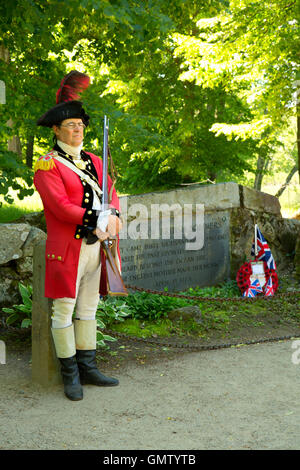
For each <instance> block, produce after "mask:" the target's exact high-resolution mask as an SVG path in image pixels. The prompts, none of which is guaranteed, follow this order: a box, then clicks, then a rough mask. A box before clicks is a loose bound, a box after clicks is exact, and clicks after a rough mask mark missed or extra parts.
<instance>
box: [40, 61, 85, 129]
mask: <svg viewBox="0 0 300 470" xmlns="http://www.w3.org/2000/svg"><path fill="white" fill-rule="evenodd" d="M89 83H90V77H89V76H88V75H86V74H85V73H81V72H77V70H72V72H70V73H68V74H67V75H66V76H65V77H64V78H63V80H62V82H61V84H60V88H59V90H58V91H57V93H56V103H57V104H56V105H55V106H53V108H51V109H49V110H48V111H47V112H46V113H45V114H43V116H41V117H40V118H39V119H38V121H37V125H38V126H45V127H52V126H53V125H55V124H56V125H57V124H59V123H60V122H61V121H63V120H64V119H72V118H78V119H82V122H83V123H84V124H85V125H86V126H88V124H89V120H90V117H89V116H88V115H87V114H86V112H85V111H84V109H83V107H82V103H81V101H78V98H79V93H81V92H82V91H83V90H85V89H86V88H87V87H88V86H89Z"/></svg>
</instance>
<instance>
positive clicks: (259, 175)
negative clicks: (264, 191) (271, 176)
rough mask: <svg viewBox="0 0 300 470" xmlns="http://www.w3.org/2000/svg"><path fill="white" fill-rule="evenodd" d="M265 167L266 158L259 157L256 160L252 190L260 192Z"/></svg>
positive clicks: (266, 163)
mask: <svg viewBox="0 0 300 470" xmlns="http://www.w3.org/2000/svg"><path fill="white" fill-rule="evenodd" d="M267 165H268V160H267V159H266V157H263V156H262V155H259V157H258V159H257V165H256V172H255V181H254V186H253V187H254V189H257V191H261V185H262V180H263V177H264V172H265V170H266V167H267Z"/></svg>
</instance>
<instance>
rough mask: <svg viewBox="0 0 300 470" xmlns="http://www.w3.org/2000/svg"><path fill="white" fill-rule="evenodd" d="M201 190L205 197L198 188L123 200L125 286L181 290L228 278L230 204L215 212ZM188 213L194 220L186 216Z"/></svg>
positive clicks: (121, 247)
mask: <svg viewBox="0 0 300 470" xmlns="http://www.w3.org/2000/svg"><path fill="white" fill-rule="evenodd" d="M198 189H200V193H201V192H202V198H199V197H197V196H199V191H198V195H197V194H196V193H195V190H194V189H191V190H188V189H184V190H179V191H169V192H164V193H152V194H149V195H142V196H141V197H139V196H134V197H128V198H126V200H124V199H123V201H122V198H121V207H122V213H123V214H124V215H125V219H126V223H125V227H124V229H123V230H122V233H121V234H120V251H121V259H122V277H123V280H124V282H125V284H128V285H133V286H137V287H144V288H148V289H154V290H162V289H163V288H164V287H167V288H168V289H169V290H170V291H179V290H183V289H186V288H188V287H196V286H209V285H215V284H217V283H218V282H222V281H225V280H227V279H229V277H230V213H229V211H228V210H226V208H227V206H228V204H227V206H226V203H225V204H223V205H224V210H214V208H212V205H213V204H214V201H213V200H210V203H209V204H207V205H206V206H205V205H204V204H202V201H205V200H206V199H208V200H209V198H207V191H208V189H207V188H206V187H205V189H204V187H201V188H198ZM213 189H214V191H215V192H218V190H216V188H215V187H214V188H213ZM225 189H226V188H225ZM227 189H228V188H227ZM234 189H236V188H235V187H234ZM203 190H204V191H203ZM178 193H179V194H178ZM222 195H223V197H224V195H226V191H223V192H222ZM147 196H148V198H147ZM195 196H196V197H195ZM180 201H181V202H180ZM198 202H199V204H198ZM221 206H222V204H221ZM206 207H207V209H208V210H207V211H205V208H206ZM187 209H188V210H189V211H187ZM201 209H202V211H201ZM209 209H210V210H209ZM212 209H213V210H212ZM187 212H189V213H190V215H191V218H190V219H188V218H186V213H187ZM198 216H199V217H198ZM188 225H190V227H188ZM201 232H202V233H201Z"/></svg>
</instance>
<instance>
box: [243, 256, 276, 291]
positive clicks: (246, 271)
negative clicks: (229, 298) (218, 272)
mask: <svg viewBox="0 0 300 470" xmlns="http://www.w3.org/2000/svg"><path fill="white" fill-rule="evenodd" d="M263 263H264V271H265V278H266V282H265V284H264V285H263V286H262V289H263V292H264V289H265V286H266V284H267V282H268V280H269V277H270V276H271V278H272V284H273V289H274V293H275V292H276V291H277V289H278V276H277V273H276V271H275V269H269V268H268V265H267V263H266V262H265V261H264V262H263ZM251 274H252V266H251V261H248V262H246V263H244V264H243V265H242V266H241V267H240V269H239V270H238V272H237V275H236V282H237V284H238V286H239V288H240V290H241V292H242V294H243V293H244V292H245V290H246V289H248V287H250V276H251Z"/></svg>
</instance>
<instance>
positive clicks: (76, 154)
mask: <svg viewBox="0 0 300 470" xmlns="http://www.w3.org/2000/svg"><path fill="white" fill-rule="evenodd" d="M57 145H59V146H60V148H61V149H62V150H63V151H64V152H66V153H67V154H68V155H71V157H72V158H73V160H80V159H81V155H80V152H81V150H82V147H83V142H81V144H80V145H79V146H78V147H72V145H68V144H66V143H65V142H62V141H61V140H58V141H57Z"/></svg>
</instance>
